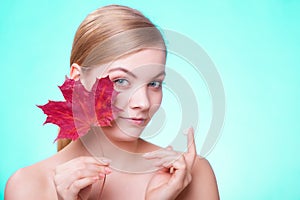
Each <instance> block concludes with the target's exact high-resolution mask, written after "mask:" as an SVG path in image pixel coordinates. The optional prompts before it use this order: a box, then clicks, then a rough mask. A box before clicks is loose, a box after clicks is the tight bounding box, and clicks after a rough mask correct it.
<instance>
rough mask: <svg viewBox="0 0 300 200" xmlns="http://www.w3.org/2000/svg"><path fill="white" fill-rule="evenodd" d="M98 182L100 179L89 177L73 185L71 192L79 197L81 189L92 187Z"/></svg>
mask: <svg viewBox="0 0 300 200" xmlns="http://www.w3.org/2000/svg"><path fill="white" fill-rule="evenodd" d="M97 180H99V177H88V178H83V179H79V180H77V181H75V182H73V184H72V185H71V186H70V188H69V190H70V191H71V193H72V196H74V197H77V196H78V193H79V191H80V190H81V189H83V188H85V187H87V186H89V185H92V184H93V183H95V182H96V181H97Z"/></svg>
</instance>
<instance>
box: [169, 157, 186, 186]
mask: <svg viewBox="0 0 300 200" xmlns="http://www.w3.org/2000/svg"><path fill="white" fill-rule="evenodd" d="M171 168H172V169H173V170H174V171H173V175H172V177H171V179H170V184H174V186H178V185H179V184H181V183H183V182H184V180H185V177H186V174H187V165H186V161H185V159H184V157H183V156H182V157H181V158H180V159H178V160H176V161H175V162H174V163H172V167H171Z"/></svg>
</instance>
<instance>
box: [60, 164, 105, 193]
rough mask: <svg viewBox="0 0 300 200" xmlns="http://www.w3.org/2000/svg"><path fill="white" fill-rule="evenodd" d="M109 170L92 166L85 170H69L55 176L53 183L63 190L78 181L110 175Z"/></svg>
mask: <svg viewBox="0 0 300 200" xmlns="http://www.w3.org/2000/svg"><path fill="white" fill-rule="evenodd" d="M110 173H111V169H110V168H108V167H107V166H100V167H99V166H97V165H94V164H90V165H88V166H87V167H86V168H83V169H82V168H80V169H78V168H76V167H74V168H71V169H69V171H65V172H61V173H60V174H56V175H55V177H54V180H55V183H56V184H60V185H62V186H63V187H65V188H69V187H70V185H71V184H72V183H73V182H74V181H76V180H79V179H82V178H86V177H95V176H99V178H101V179H102V178H103V177H104V176H105V174H110Z"/></svg>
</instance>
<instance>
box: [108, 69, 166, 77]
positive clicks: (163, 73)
mask: <svg viewBox="0 0 300 200" xmlns="http://www.w3.org/2000/svg"><path fill="white" fill-rule="evenodd" d="M118 70H119V71H123V72H125V73H127V74H128V75H130V76H132V77H133V78H137V76H136V75H135V74H134V73H132V72H131V71H128V70H127V69H125V68H122V67H117V68H113V69H110V70H109V71H108V73H109V72H114V71H118ZM161 75H166V72H165V71H162V72H160V73H159V74H157V75H156V76H154V77H153V78H157V77H159V76H161Z"/></svg>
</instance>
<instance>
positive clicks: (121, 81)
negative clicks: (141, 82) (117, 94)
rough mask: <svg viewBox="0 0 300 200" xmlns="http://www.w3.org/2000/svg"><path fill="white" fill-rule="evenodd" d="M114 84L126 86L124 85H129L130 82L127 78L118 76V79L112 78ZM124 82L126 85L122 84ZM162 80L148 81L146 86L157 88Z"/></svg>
mask: <svg viewBox="0 0 300 200" xmlns="http://www.w3.org/2000/svg"><path fill="white" fill-rule="evenodd" d="M113 82H114V84H115V85H116V86H117V87H119V88H120V87H122V88H126V87H129V86H130V83H129V81H128V80H126V79H124V78H118V79H115V80H113ZM124 82H127V84H126V85H124ZM155 83H156V84H157V85H155V86H153V84H155ZM162 84H163V82H162V81H151V82H150V83H148V86H149V87H153V88H155V89H158V88H161V86H162Z"/></svg>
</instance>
